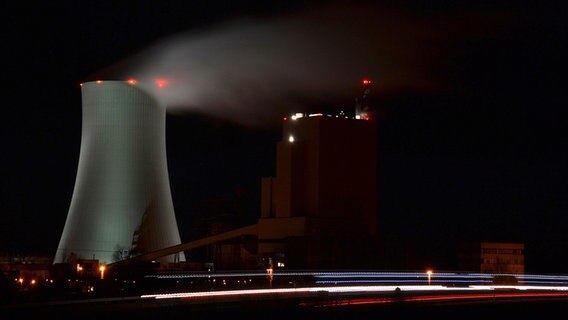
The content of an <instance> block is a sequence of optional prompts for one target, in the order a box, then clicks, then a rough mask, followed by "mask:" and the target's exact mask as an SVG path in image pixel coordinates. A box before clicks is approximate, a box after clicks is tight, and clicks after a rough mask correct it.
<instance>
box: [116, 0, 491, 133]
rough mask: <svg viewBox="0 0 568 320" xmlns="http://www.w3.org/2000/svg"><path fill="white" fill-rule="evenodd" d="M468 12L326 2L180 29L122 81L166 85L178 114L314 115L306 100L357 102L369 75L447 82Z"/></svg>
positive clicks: (422, 84)
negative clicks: (440, 67) (453, 45)
mask: <svg viewBox="0 0 568 320" xmlns="http://www.w3.org/2000/svg"><path fill="white" fill-rule="evenodd" d="M462 18H463V17H455V16H437V17H432V16H431V15H429V16H426V15H424V14H421V15H418V14H416V13H414V14H410V13H401V12H397V13H394V12H392V11H390V12H389V10H385V9H383V8H381V7H377V6H357V5H353V6H340V5H331V6H327V7H317V8H312V10H309V11H304V12H299V13H296V14H290V15H285V16H279V17H271V18H265V19H262V18H250V19H248V20H246V19H243V20H239V21H231V22H228V23H225V24H223V25H221V26H217V27H215V28H212V29H208V30H207V31H201V32H199V33H195V32H187V33H180V34H177V35H175V36H172V37H170V38H168V39H164V40H162V41H160V42H158V43H155V44H154V45H153V46H151V47H149V48H148V49H147V50H145V51H143V52H141V53H139V54H138V55H137V56H135V57H130V58H128V59H125V60H124V61H122V62H120V63H118V64H117V65H115V66H113V67H112V70H113V72H114V75H115V76H118V77H120V78H122V79H126V78H136V79H139V80H140V81H154V80H155V79H163V80H164V81H166V85H165V86H164V87H163V88H161V89H159V90H157V91H156V92H157V93H156V94H157V95H158V96H159V97H160V99H163V101H164V102H165V103H166V105H167V106H168V110H169V111H170V112H185V111H191V112H199V113H204V114H209V115H212V116H215V117H224V118H227V119H230V120H233V121H237V122H241V123H244V124H252V125H256V124H259V123H263V122H266V121H268V122H270V121H272V120H271V119H275V118H276V119H279V118H280V116H282V115H283V114H284V113H288V112H299V111H305V110H304V109H303V107H302V105H303V104H305V105H307V104H318V103H320V104H334V103H336V104H338V103H342V102H343V101H348V102H347V103H350V102H349V101H353V100H345V99H346V98H349V97H352V98H353V99H354V98H355V94H358V93H359V91H358V88H359V87H358V85H359V81H360V80H361V79H362V78H364V77H370V78H372V80H373V81H374V83H375V84H376V85H375V88H374V89H373V91H374V92H387V91H394V90H400V89H406V90H408V89H410V90H438V89H440V88H443V87H444V86H445V83H444V81H443V80H442V79H440V78H439V77H437V75H436V72H435V70H433V68H435V67H436V65H437V64H439V63H440V62H439V61H437V60H438V59H439V58H443V55H444V46H446V45H447V44H448V42H449V41H451V39H452V38H453V37H457V31H456V30H461V29H463V28H462V27H463V21H464V20H463V19H462ZM466 21H467V20H466ZM449 26H450V27H449ZM470 27H471V26H470ZM487 27H488V25H486V26H485V28H487ZM480 28H481V29H483V27H479V26H476V27H472V28H470V30H469V31H470V32H473V33H476V32H477V31H479V29H480ZM474 30H477V31H474ZM342 99H343V100H342ZM351 106H352V105H351ZM330 107H337V108H343V107H346V106H340V105H330ZM347 107H350V106H347Z"/></svg>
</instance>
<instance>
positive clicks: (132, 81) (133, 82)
mask: <svg viewBox="0 0 568 320" xmlns="http://www.w3.org/2000/svg"><path fill="white" fill-rule="evenodd" d="M126 82H128V84H132V85H134V84H136V83H137V82H138V81H137V80H136V79H132V78H131V79H128V80H127V81H126Z"/></svg>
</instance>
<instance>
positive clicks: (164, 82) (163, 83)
mask: <svg viewBox="0 0 568 320" xmlns="http://www.w3.org/2000/svg"><path fill="white" fill-rule="evenodd" d="M154 83H156V86H158V88H163V87H165V86H167V85H168V80H166V79H162V78H160V79H156V80H154Z"/></svg>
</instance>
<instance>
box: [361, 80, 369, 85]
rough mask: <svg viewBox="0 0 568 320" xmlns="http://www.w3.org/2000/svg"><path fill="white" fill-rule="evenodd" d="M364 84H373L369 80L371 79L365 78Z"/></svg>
mask: <svg viewBox="0 0 568 320" xmlns="http://www.w3.org/2000/svg"><path fill="white" fill-rule="evenodd" d="M363 84H364V85H370V84H371V80H369V79H363Z"/></svg>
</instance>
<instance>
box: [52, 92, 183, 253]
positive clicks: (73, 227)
mask: <svg viewBox="0 0 568 320" xmlns="http://www.w3.org/2000/svg"><path fill="white" fill-rule="evenodd" d="M81 87H82V89H81V93H82V107H83V120H82V121H83V122H82V125H83V127H82V136H81V150H80V155H79V166H78V169H77V177H76V181H75V188H74V191H73V197H72V199H71V204H70V207H69V212H68V214H67V220H66V222H65V226H64V229H63V233H62V235H61V240H60V242H59V246H58V248H57V252H56V255H55V258H54V261H53V263H54V264H57V263H67V262H69V261H70V257H71V256H73V257H76V258H77V259H96V260H99V262H100V263H112V262H116V261H120V260H124V259H127V258H129V257H133V256H136V255H138V254H142V253H146V252H151V251H154V250H158V249H162V248H166V247H170V246H174V245H177V244H180V243H181V241H180V236H179V231H178V227H177V222H176V218H175V214H174V208H173V203H172V198H171V194H170V184H169V178H168V169H167V158H166V137H165V136H166V131H165V128H166V111H165V107H164V106H162V105H160V103H159V102H158V101H157V100H156V99H155V98H154V97H153V96H152V95H150V94H149V93H148V92H147V91H145V90H143V89H142V88H141V87H140V86H138V84H136V83H134V82H132V83H130V82H125V81H96V82H86V83H83V84H82V85H81ZM180 261H185V256H184V255H183V252H181V253H180V254H178V255H171V256H166V257H164V258H162V259H160V262H161V263H168V262H180Z"/></svg>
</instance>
